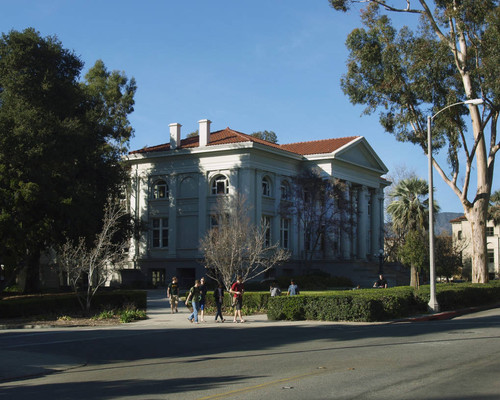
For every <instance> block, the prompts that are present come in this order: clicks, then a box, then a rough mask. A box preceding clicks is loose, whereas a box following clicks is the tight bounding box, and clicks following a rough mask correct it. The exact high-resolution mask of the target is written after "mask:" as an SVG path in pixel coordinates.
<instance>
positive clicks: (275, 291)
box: [269, 281, 281, 297]
mask: <svg viewBox="0 0 500 400" xmlns="http://www.w3.org/2000/svg"><path fill="white" fill-rule="evenodd" d="M269 291H270V292H271V297H276V296H279V295H280V294H281V289H280V288H279V287H278V284H277V283H276V281H274V282H273V283H272V285H271V287H270V288H269Z"/></svg>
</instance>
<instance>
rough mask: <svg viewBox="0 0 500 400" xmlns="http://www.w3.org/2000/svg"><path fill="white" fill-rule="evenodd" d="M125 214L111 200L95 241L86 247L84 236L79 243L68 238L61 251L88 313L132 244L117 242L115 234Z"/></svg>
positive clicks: (123, 240)
mask: <svg viewBox="0 0 500 400" xmlns="http://www.w3.org/2000/svg"><path fill="white" fill-rule="evenodd" d="M125 215H127V212H126V210H125V208H124V207H123V206H122V205H121V204H119V203H118V202H116V201H114V200H112V199H108V202H107V204H106V208H105V210H104V217H103V221H102V229H101V231H100V232H99V233H98V234H97V235H96V237H95V240H94V242H93V244H92V245H91V246H87V244H86V241H85V239H84V238H80V239H79V240H78V242H76V243H74V242H71V241H70V240H69V239H68V240H67V241H66V243H65V244H64V245H63V246H61V247H60V249H59V251H58V256H57V262H58V265H59V267H60V268H61V269H62V270H63V271H64V273H65V274H66V276H67V280H68V284H69V285H70V286H71V287H72V288H73V290H74V292H75V294H76V295H77V297H78V301H79V302H80V305H81V306H82V308H83V309H84V310H86V311H87V312H88V311H90V306H91V302H92V298H93V297H94V295H95V294H96V292H97V291H98V290H99V288H100V287H102V286H103V285H104V284H105V283H106V282H108V281H109V280H110V279H111V277H112V276H113V274H115V273H116V271H117V270H118V269H119V264H120V262H121V261H123V258H124V252H125V249H126V248H127V247H128V244H129V243H128V240H127V238H125V237H124V238H121V239H119V240H118V241H117V240H116V237H115V236H117V234H118V232H119V230H120V228H121V220H122V218H123V217H124V216H125Z"/></svg>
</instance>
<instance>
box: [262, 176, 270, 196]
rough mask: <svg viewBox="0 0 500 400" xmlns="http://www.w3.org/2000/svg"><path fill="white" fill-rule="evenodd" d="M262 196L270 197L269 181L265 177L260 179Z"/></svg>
mask: <svg viewBox="0 0 500 400" xmlns="http://www.w3.org/2000/svg"><path fill="white" fill-rule="evenodd" d="M262 196H266V197H270V196H271V181H270V180H269V178H268V177H267V176H265V177H264V178H262Z"/></svg>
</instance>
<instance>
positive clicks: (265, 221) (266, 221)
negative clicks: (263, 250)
mask: <svg viewBox="0 0 500 400" xmlns="http://www.w3.org/2000/svg"><path fill="white" fill-rule="evenodd" d="M261 223H262V227H263V228H264V229H265V242H264V246H266V247H269V246H271V217H269V216H267V215H263V216H262V221H261Z"/></svg>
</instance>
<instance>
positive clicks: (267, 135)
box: [251, 131, 278, 143]
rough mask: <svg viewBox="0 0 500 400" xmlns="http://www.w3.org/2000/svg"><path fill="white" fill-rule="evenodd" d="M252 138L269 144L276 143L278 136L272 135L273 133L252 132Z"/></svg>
mask: <svg viewBox="0 0 500 400" xmlns="http://www.w3.org/2000/svg"><path fill="white" fill-rule="evenodd" d="M251 136H253V137H256V138H258V139H262V140H266V141H268V142H271V143H278V135H276V133H274V132H273V131H259V132H254V133H252V135H251Z"/></svg>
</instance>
